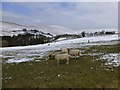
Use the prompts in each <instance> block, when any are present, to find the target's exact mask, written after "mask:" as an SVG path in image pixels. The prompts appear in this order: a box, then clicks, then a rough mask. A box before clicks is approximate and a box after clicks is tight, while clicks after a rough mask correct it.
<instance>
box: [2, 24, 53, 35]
mask: <svg viewBox="0 0 120 90" xmlns="http://www.w3.org/2000/svg"><path fill="white" fill-rule="evenodd" d="M24 28H26V29H27V33H30V34H35V35H36V34H41V35H44V36H47V37H51V36H52V34H50V33H44V32H42V31H40V30H39V31H37V32H34V31H33V30H34V29H36V28H34V27H31V26H24V25H20V24H16V23H12V22H0V30H1V33H0V36H13V35H18V34H24V33H26V32H25V31H23V29H24ZM31 29H33V30H31Z"/></svg>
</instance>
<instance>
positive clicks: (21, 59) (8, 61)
mask: <svg viewBox="0 0 120 90" xmlns="http://www.w3.org/2000/svg"><path fill="white" fill-rule="evenodd" d="M31 60H34V59H30V58H28V59H26V58H20V59H18V58H15V59H9V60H7V61H6V62H7V63H20V62H26V61H31Z"/></svg>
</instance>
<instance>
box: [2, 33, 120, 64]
mask: <svg viewBox="0 0 120 90" xmlns="http://www.w3.org/2000/svg"><path fill="white" fill-rule="evenodd" d="M117 40H118V35H106V36H95V37H84V38H78V39H72V40H64V41H58V42H52V43H47V44H39V45H31V46H19V47H4V48H0V51H2V52H0V53H1V56H0V57H1V58H3V59H5V61H6V62H7V63H14V62H15V63H19V62H26V61H31V60H39V59H40V58H42V57H44V56H45V55H47V51H50V50H60V49H61V48H64V47H67V48H80V47H86V46H89V45H104V44H114V43H117ZM88 41H89V42H88Z"/></svg>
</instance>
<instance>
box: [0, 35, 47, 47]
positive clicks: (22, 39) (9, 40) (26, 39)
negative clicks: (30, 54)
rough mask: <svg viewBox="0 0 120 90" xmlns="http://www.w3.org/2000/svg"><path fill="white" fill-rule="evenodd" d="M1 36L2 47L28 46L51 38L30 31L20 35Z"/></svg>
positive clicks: (45, 41)
mask: <svg viewBox="0 0 120 90" xmlns="http://www.w3.org/2000/svg"><path fill="white" fill-rule="evenodd" d="M0 38H2V47H8V46H9V47H10V46H27V45H35V44H43V43H47V42H49V38H48V37H46V36H43V35H40V34H39V35H34V34H29V33H27V34H19V35H18V36H15V35H13V36H1V37H0Z"/></svg>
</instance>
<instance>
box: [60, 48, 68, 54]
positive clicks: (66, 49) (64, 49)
mask: <svg viewBox="0 0 120 90" xmlns="http://www.w3.org/2000/svg"><path fill="white" fill-rule="evenodd" d="M61 52H63V53H68V52H69V49H68V48H62V49H61Z"/></svg>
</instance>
